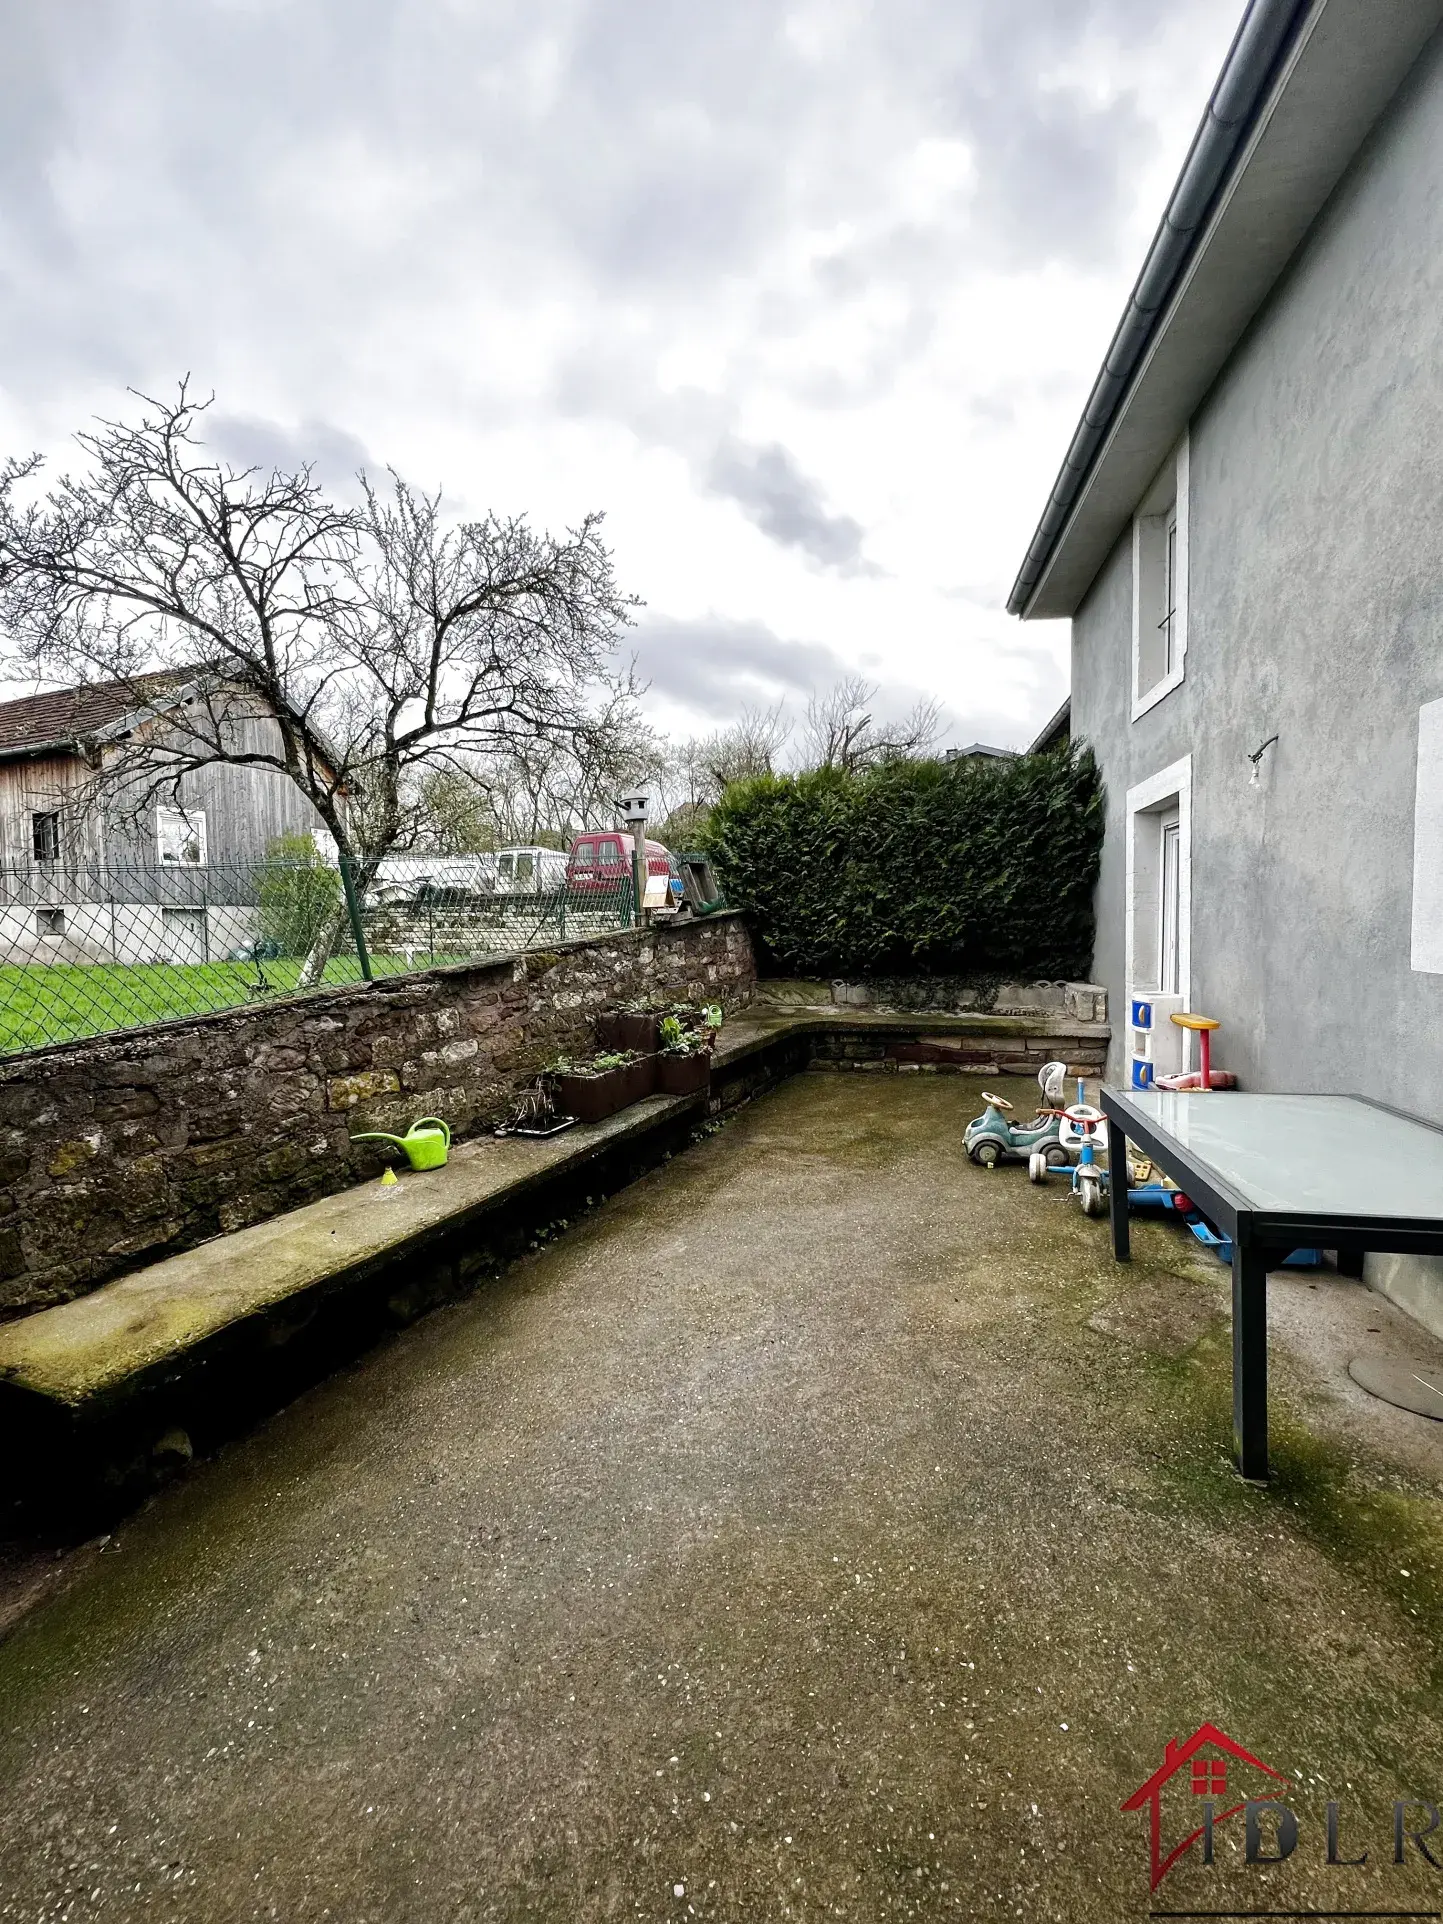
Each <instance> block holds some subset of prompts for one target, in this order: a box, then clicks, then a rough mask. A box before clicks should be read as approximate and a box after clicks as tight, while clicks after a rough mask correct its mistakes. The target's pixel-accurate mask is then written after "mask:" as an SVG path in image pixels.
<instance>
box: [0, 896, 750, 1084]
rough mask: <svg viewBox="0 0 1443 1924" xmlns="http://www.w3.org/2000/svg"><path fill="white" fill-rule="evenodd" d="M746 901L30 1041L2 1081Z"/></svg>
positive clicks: (4, 1061)
mask: <svg viewBox="0 0 1443 1924" xmlns="http://www.w3.org/2000/svg"><path fill="white" fill-rule="evenodd" d="M742 914H743V911H742V910H741V909H717V910H715V911H714V913H712V914H711V915H708V916H705V917H703V918H702V919H701V921H686V922H682V923H657V924H649V925H648V926H647V927H646V928H644V929H604V930H602V931H601V933H600V934H597V935H578V936H572V937H568V938H567V940H566V941H564V942H548V943H547V944H546V945H545V946H544V948H531V949H511V950H508V951H507V952H506V953H505V954H503V955H488V956H486V957H485V958H484V959H482V960H477V961H474V962H438V963H436V964H434V965H433V966H431V967H429V968H425V969H403V970H400V971H398V972H397V973H396V974H395V975H381V976H377V977H375V979H374V980H373V981H370V982H359V981H358V982H337V983H327V984H326V985H325V987H324V988H319V989H298V990H296V991H295V992H294V993H292V994H290V995H274V996H271V995H268V996H267V997H266V998H265V999H264V1001H260V1000H257V1001H255V1002H232V1003H230V1004H228V1005H227V1007H225V1008H224V1009H207V1010H206V1011H205V1012H204V1013H203V1014H200V1015H178V1016H172V1017H170V1018H169V1019H167V1020H166V1021H164V1022H148V1023H146V1025H145V1026H144V1028H136V1029H113V1030H110V1031H108V1032H107V1033H106V1034H104V1035H96V1036H81V1037H80V1038H79V1039H78V1040H76V1041H72V1042H51V1043H46V1044H45V1045H44V1046H43V1047H42V1048H39V1049H25V1050H23V1051H21V1052H19V1053H17V1054H15V1055H10V1056H0V1081H10V1080H14V1079H17V1078H18V1079H20V1080H24V1079H25V1078H26V1077H28V1076H29V1075H31V1074H32V1073H33V1072H34V1071H36V1070H43V1069H45V1068H47V1067H52V1066H55V1067H59V1068H62V1069H74V1068H76V1067H79V1066H81V1065H88V1064H90V1063H93V1062H95V1061H97V1060H106V1061H113V1060H114V1059H115V1058H116V1057H117V1056H123V1055H124V1054H125V1052H126V1050H127V1049H134V1048H137V1047H142V1048H145V1047H149V1046H150V1045H151V1043H152V1042H153V1041H154V1039H155V1038H156V1037H157V1036H160V1037H162V1038H165V1037H169V1036H182V1035H192V1034H194V1033H195V1031H196V1030H202V1031H204V1030H206V1029H214V1028H217V1027H220V1026H222V1025H225V1024H233V1023H234V1022H235V1021H236V1020H237V1019H238V1018H243V1017H245V1016H248V1015H253V1016H256V1017H257V1018H262V1017H268V1016H271V1015H273V1014H275V1013H276V1012H278V1011H279V1012H282V1013H286V1012H290V1011H294V1012H295V1013H296V1014H297V1015H309V1016H313V1017H321V1016H324V1015H325V1014H326V1013H327V1012H328V1011H329V1010H331V1009H334V1008H335V1007H336V1006H337V1004H340V1005H342V1006H345V1007H350V1006H351V1005H353V1004H354V1003H355V1002H356V1001H357V1000H359V999H363V998H367V997H379V996H394V995H402V994H405V993H407V992H408V991H409V992H410V993H411V994H412V995H417V994H424V993H425V991H426V985H427V984H428V983H431V982H437V981H440V982H452V981H455V980H457V979H458V978H461V977H465V976H468V975H488V974H490V973H492V972H493V971H502V972H505V973H507V974H514V972H515V969H516V966H517V964H518V963H520V964H521V965H523V966H524V965H525V963H526V962H527V959H528V958H532V959H534V958H535V957H537V956H538V955H551V956H567V955H579V954H584V953H585V952H586V950H587V949H593V948H600V947H603V946H604V945H605V944H607V943H614V942H627V941H634V942H636V943H638V944H640V943H641V942H643V941H646V940H650V939H652V938H654V937H655V936H657V935H660V934H663V933H664V932H667V931H669V930H671V929H673V928H675V929H678V930H681V931H686V930H689V929H695V928H701V927H706V926H710V925H711V924H713V923H717V922H735V921H739V920H740V919H741V917H742Z"/></svg>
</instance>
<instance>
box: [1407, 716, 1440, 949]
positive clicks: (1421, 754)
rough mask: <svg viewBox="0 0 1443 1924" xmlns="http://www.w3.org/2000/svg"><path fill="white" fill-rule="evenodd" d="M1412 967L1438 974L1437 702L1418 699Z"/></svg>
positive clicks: (1438, 790) (1438, 739)
mask: <svg viewBox="0 0 1443 1924" xmlns="http://www.w3.org/2000/svg"><path fill="white" fill-rule="evenodd" d="M1413 967H1414V968H1415V969H1420V970H1425V971H1426V972H1427V973H1428V974H1430V975H1443V701H1429V702H1424V704H1423V706H1422V707H1421V708H1420V709H1419V710H1418V784H1417V789H1416V791H1415V794H1414V800H1413Z"/></svg>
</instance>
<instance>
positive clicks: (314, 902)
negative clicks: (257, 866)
mask: <svg viewBox="0 0 1443 1924" xmlns="http://www.w3.org/2000/svg"><path fill="white" fill-rule="evenodd" d="M256 896H257V900H258V902H259V908H260V912H259V915H258V916H257V921H258V923H259V929H260V939H261V941H262V942H263V943H266V944H268V945H269V946H270V948H271V951H272V953H274V954H276V955H290V956H302V955H309V954H310V952H311V949H312V947H313V945H314V944H315V942H316V939H317V938H318V937H319V936H320V934H321V932H322V931H323V930H324V929H325V928H326V927H327V926H328V924H329V923H330V922H332V921H333V920H334V919H335V917H336V915H337V914H338V912H339V909H340V902H341V877H340V872H339V870H337V869H334V868H331V867H330V866H329V864H328V863H326V862H325V861H323V860H322V858H321V854H320V851H319V850H318V849H317V847H316V844H315V841H314V839H313V838H312V837H311V836H309V835H277V836H276V837H275V839H274V840H273V841H271V842H268V843H267V844H266V860H265V866H264V867H263V868H262V870H261V872H260V877H259V886H258V888H257V890H256Z"/></svg>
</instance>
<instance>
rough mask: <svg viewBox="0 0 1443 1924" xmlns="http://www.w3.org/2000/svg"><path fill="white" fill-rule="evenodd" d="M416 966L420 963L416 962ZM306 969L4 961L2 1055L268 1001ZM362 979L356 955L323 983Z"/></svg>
mask: <svg viewBox="0 0 1443 1924" xmlns="http://www.w3.org/2000/svg"><path fill="white" fill-rule="evenodd" d="M464 959H465V958H464V957H461V956H437V957H436V959H435V964H434V965H433V964H432V961H431V958H430V956H429V955H428V956H426V957H425V959H424V961H422V959H421V958H420V957H419V956H418V958H417V964H419V965H420V966H423V967H431V966H440V965H441V964H442V963H445V962H453V961H462V960H464ZM413 966H416V964H413ZM371 967H372V971H373V973H374V974H376V975H397V974H401V973H403V972H404V971H405V968H406V962H405V959H404V957H402V956H399V955H378V956H375V957H373V958H372V964H371ZM300 974H301V962H300V960H299V958H295V959H285V960H281V961H276V962H197V963H188V962H139V963H109V962H97V963H68V962H37V963H25V964H10V965H7V966H4V967H0V1055H14V1054H15V1053H17V1051H19V1050H21V1049H41V1048H44V1047H45V1045H46V1044H47V1043H52V1042H75V1041H78V1040H79V1039H80V1038H81V1037H82V1036H92V1035H107V1034H109V1033H110V1032H111V1031H112V1030H116V1029H142V1028H145V1027H146V1026H147V1025H148V1024H149V1023H152V1022H169V1021H172V1020H173V1019H174V1018H176V1017H177V1016H187V1015H206V1014H208V1013H209V1012H210V1011H211V1010H214V1009H232V1008H236V1007H238V1006H240V1005H243V1004H245V1003H255V1002H267V1001H270V1000H271V999H272V998H273V997H275V996H278V995H288V994H290V993H291V992H292V991H293V990H294V989H295V988H296V987H297V985H298V983H299V981H300ZM359 980H360V969H359V966H358V964H357V962H356V958H355V957H354V956H351V955H341V956H336V957H334V958H333V959H332V960H331V961H330V962H328V963H327V964H326V973H325V983H326V984H328V985H331V986H339V985H340V984H342V983H346V982H356V981H359Z"/></svg>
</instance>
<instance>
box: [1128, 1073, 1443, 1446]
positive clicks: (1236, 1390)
mask: <svg viewBox="0 0 1443 1924" xmlns="http://www.w3.org/2000/svg"><path fill="white" fill-rule="evenodd" d="M1100 1101H1101V1106H1102V1112H1103V1114H1104V1115H1105V1116H1106V1117H1107V1123H1108V1162H1109V1163H1110V1165H1111V1166H1112V1167H1113V1168H1114V1169H1118V1168H1125V1167H1126V1162H1125V1158H1126V1155H1127V1145H1128V1143H1129V1141H1131V1142H1135V1143H1136V1144H1137V1145H1138V1147H1139V1148H1140V1149H1142V1150H1143V1151H1144V1152H1145V1153H1146V1154H1147V1155H1149V1156H1150V1157H1151V1158H1152V1160H1153V1162H1154V1163H1156V1164H1157V1166H1158V1167H1159V1168H1160V1169H1162V1170H1164V1171H1166V1173H1167V1174H1168V1175H1169V1176H1171V1177H1172V1179H1173V1181H1174V1182H1175V1183H1176V1184H1177V1185H1178V1187H1179V1188H1180V1189H1182V1190H1183V1191H1184V1192H1185V1193H1186V1195H1187V1196H1188V1198H1189V1200H1190V1201H1191V1202H1192V1203H1193V1204H1194V1205H1195V1206H1196V1208H1197V1209H1198V1210H1199V1211H1200V1212H1201V1213H1202V1215H1203V1216H1204V1217H1205V1218H1206V1219H1207V1221H1208V1222H1210V1223H1211V1224H1212V1226H1213V1228H1214V1229H1216V1230H1218V1231H1220V1232H1221V1233H1222V1234H1224V1235H1226V1236H1227V1237H1228V1238H1229V1239H1230V1241H1231V1242H1232V1246H1233V1443H1234V1448H1235V1451H1236V1454H1237V1461H1238V1468H1239V1469H1240V1470H1241V1471H1242V1473H1243V1475H1244V1476H1247V1477H1266V1475H1267V1473H1268V1345H1267V1279H1268V1271H1269V1269H1276V1268H1277V1267H1278V1266H1279V1265H1280V1264H1281V1262H1282V1260H1283V1258H1284V1256H1286V1255H1287V1254H1288V1252H1289V1251H1290V1250H1293V1249H1301V1248H1306V1247H1309V1246H1311V1247H1315V1248H1319V1249H1332V1250H1336V1251H1337V1254H1338V1267H1339V1269H1340V1270H1341V1271H1342V1272H1343V1273H1344V1274H1345V1275H1352V1276H1359V1275H1361V1274H1362V1263H1363V1255H1364V1252H1365V1251H1367V1250H1380V1251H1381V1250H1393V1251H1398V1252H1401V1253H1403V1254H1406V1255H1439V1254H1443V1129H1440V1128H1439V1127H1437V1126H1436V1125H1435V1124H1433V1123H1431V1122H1425V1121H1423V1120H1422V1119H1421V1118H1419V1117H1417V1116H1409V1115H1404V1114H1403V1113H1401V1112H1400V1111H1399V1110H1396V1109H1388V1108H1385V1107H1384V1106H1383V1104H1382V1103H1378V1102H1372V1101H1369V1100H1368V1099H1367V1098H1366V1097H1363V1096H1331V1095H1330V1096H1266V1095H1252V1094H1242V1093H1238V1092H1236V1091H1219V1090H1207V1091H1204V1090H1201V1089H1196V1090H1193V1089H1188V1090H1175V1091H1174V1090H1158V1089H1153V1090H1136V1089H1132V1090H1122V1089H1113V1088H1110V1087H1105V1088H1104V1089H1103V1091H1102V1094H1101V1097H1100ZM1108 1193H1109V1198H1110V1202H1111V1218H1112V1253H1113V1255H1114V1256H1115V1257H1116V1258H1117V1260H1118V1261H1119V1262H1120V1263H1125V1262H1127V1261H1128V1259H1129V1257H1130V1255H1131V1246H1130V1241H1129V1235H1128V1212H1127V1202H1126V1196H1127V1190H1126V1187H1125V1185H1124V1184H1122V1183H1112V1184H1109V1189H1108Z"/></svg>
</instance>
